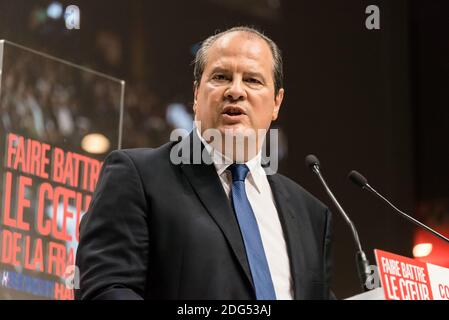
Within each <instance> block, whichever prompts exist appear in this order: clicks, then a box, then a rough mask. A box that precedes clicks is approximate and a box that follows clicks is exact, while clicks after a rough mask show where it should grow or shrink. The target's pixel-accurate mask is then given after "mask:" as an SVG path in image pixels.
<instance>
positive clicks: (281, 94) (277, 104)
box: [271, 88, 284, 121]
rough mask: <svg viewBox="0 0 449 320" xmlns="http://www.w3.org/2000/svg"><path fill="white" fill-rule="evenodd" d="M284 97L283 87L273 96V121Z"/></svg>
mask: <svg viewBox="0 0 449 320" xmlns="http://www.w3.org/2000/svg"><path fill="white" fill-rule="evenodd" d="M283 99H284V89H283V88H281V89H279V92H278V94H277V95H276V97H274V109H273V115H272V117H271V120H272V121H274V120H276V119H277V118H278V115H279V110H280V109H281V105H282V100H283Z"/></svg>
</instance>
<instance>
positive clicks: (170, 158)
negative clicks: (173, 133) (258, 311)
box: [75, 27, 331, 300]
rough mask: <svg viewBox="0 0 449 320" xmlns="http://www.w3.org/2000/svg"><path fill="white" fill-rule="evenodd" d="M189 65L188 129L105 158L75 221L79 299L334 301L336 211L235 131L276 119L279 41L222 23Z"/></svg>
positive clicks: (281, 92)
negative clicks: (270, 167) (270, 168)
mask: <svg viewBox="0 0 449 320" xmlns="http://www.w3.org/2000/svg"><path fill="white" fill-rule="evenodd" d="M194 74H195V83H194V96H195V102H194V112H195V120H196V123H197V126H196V128H194V130H193V132H192V133H191V134H190V135H188V136H187V137H186V138H184V139H182V140H181V141H180V142H170V143H168V144H166V145H163V146H161V147H159V148H157V149H133V150H122V151H114V152H112V153H111V154H109V156H108V157H107V158H106V160H105V162H104V165H103V169H102V172H101V176H100V180H99V182H98V185H97V188H96V191H95V194H94V197H93V200H92V202H91V205H90V207H89V210H88V212H87V213H86V215H85V216H84V217H83V219H82V221H81V225H80V243H79V247H78V252H77V258H76V264H77V266H78V267H79V271H80V288H79V289H78V290H76V292H75V294H76V298H78V299H141V298H145V299H261V300H263V299H328V298H330V289H329V283H330V272H331V271H330V269H331V264H330V226H331V215H330V212H329V210H328V209H327V208H326V207H325V206H324V205H323V204H322V203H321V202H320V201H318V200H317V199H315V198H314V197H313V196H312V195H310V194H309V193H308V192H307V191H305V190H304V189H303V188H302V187H301V186H299V185H298V184H296V183H295V182H293V181H292V180H290V179H288V178H286V177H284V176H282V175H280V174H273V175H270V174H265V172H266V171H264V170H263V168H262V166H261V147H262V139H259V138H255V144H254V145H255V148H253V149H251V148H250V147H249V145H250V144H249V143H246V144H245V143H244V144H239V143H238V141H239V140H238V139H237V137H239V136H243V137H246V138H248V139H249V135H248V132H249V131H250V130H254V131H256V130H260V129H262V130H264V129H265V130H267V129H268V128H269V127H270V124H271V122H272V121H273V120H276V118H277V116H278V112H279V109H280V106H281V103H282V99H283V95H284V89H283V88H282V60H281V56H280V52H279V49H278V48H277V46H276V44H275V43H274V42H273V41H272V40H270V39H269V38H267V37H266V36H265V35H263V34H261V33H259V32H258V31H256V30H254V29H251V28H246V27H237V28H233V29H229V30H226V31H224V32H222V33H220V34H217V35H214V36H212V37H209V38H208V39H206V40H205V41H204V42H203V44H202V46H201V48H200V50H199V51H198V53H197V56H196V60H195V72H194ZM198 124H199V125H198ZM207 130H213V131H214V132H215V133H218V136H217V135H216V136H215V138H214V139H209V138H207V137H209V136H210V135H209V134H206V133H207ZM217 137H224V139H223V140H222V141H221V140H220V139H216V138H217ZM226 137H231V142H232V143H231V144H230V146H231V148H230V149H231V150H229V148H227V146H229V145H228V144H226V143H225V142H224V141H226ZM195 146H200V148H199V149H198V148H195ZM238 150H243V152H242V153H239V152H238ZM195 153H199V154H200V161H199V162H198V161H195V160H194V159H198V158H197V156H198V154H195Z"/></svg>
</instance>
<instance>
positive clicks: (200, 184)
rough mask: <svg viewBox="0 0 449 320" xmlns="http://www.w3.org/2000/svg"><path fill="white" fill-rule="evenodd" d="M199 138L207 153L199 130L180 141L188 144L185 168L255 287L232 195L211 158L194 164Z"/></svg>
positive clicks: (180, 144) (183, 156) (202, 148)
mask: <svg viewBox="0 0 449 320" xmlns="http://www.w3.org/2000/svg"><path fill="white" fill-rule="evenodd" d="M195 139H197V141H195ZM198 142H199V143H200V146H201V154H203V152H202V151H203V150H204V146H203V145H202V144H201V140H199V138H198V136H197V135H196V133H195V130H194V131H193V132H192V133H191V134H190V135H189V136H188V137H186V138H185V139H184V140H183V141H181V142H180V143H179V144H178V146H179V147H181V148H180V149H182V148H183V147H184V149H183V150H184V152H183V154H182V160H183V161H182V163H181V169H182V171H183V173H184V174H185V176H186V178H187V180H188V181H189V183H190V184H191V185H192V187H193V189H194V190H195V193H196V194H197V196H198V198H199V199H200V201H201V202H202V204H203V205H204V207H205V208H206V209H207V211H208V212H209V214H210V215H211V216H212V218H213V219H214V220H215V222H216V223H217V225H218V226H219V227H220V229H221V230H222V232H223V234H224V236H225V238H226V240H227V241H228V243H229V245H230V246H231V248H232V250H233V252H234V254H235V255H236V257H237V260H238V261H239V263H240V265H241V266H242V268H243V271H244V273H245V274H246V277H247V279H248V281H249V284H250V285H251V286H252V287H253V284H252V280H251V279H252V277H251V272H250V269H249V264H248V260H247V257H246V251H245V247H244V244H243V239H242V236H241V234H240V228H239V225H238V222H237V220H236V217H235V214H234V211H233V209H232V207H231V204H230V202H229V199H228V197H227V195H226V193H225V191H224V189H223V186H222V185H221V181H220V178H219V177H218V175H217V171H216V169H215V166H214V165H213V163H212V160H211V159H210V158H208V159H204V160H206V161H205V162H206V163H210V164H206V163H204V162H203V161H201V163H200V164H192V163H193V162H192V160H193V152H194V151H195V152H197V151H198V150H195V148H194V147H192V146H194V144H195V143H198ZM186 144H189V145H190V149H187V145H186ZM178 150H179V149H178ZM186 150H190V151H189V152H188V154H187V155H186V153H187V152H185V151H186ZM204 156H205V157H208V156H209V155H208V153H207V152H204ZM196 157H197V156H196ZM189 161H190V162H189ZM195 163H196V162H195Z"/></svg>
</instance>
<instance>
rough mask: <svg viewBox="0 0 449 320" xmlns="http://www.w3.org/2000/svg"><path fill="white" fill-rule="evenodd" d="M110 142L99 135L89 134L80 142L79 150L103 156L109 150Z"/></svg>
mask: <svg viewBox="0 0 449 320" xmlns="http://www.w3.org/2000/svg"><path fill="white" fill-rule="evenodd" d="M110 145H111V144H110V142H109V140H108V138H106V137H105V136H104V135H102V134H101V133H90V134H88V135H86V136H85V137H84V138H83V140H82V141H81V148H83V150H85V151H87V152H89V153H92V154H103V153H105V152H106V151H108V150H109V146H110Z"/></svg>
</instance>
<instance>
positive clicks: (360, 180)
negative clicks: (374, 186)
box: [348, 170, 368, 188]
mask: <svg viewBox="0 0 449 320" xmlns="http://www.w3.org/2000/svg"><path fill="white" fill-rule="evenodd" d="M348 179H349V180H351V181H352V182H354V183H355V184H356V185H358V186H359V187H360V188H364V187H365V186H366V185H367V184H368V180H366V178H365V177H364V176H362V175H361V174H360V173H358V172H357V171H355V170H352V171H351V172H350V173H349V175H348Z"/></svg>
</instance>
